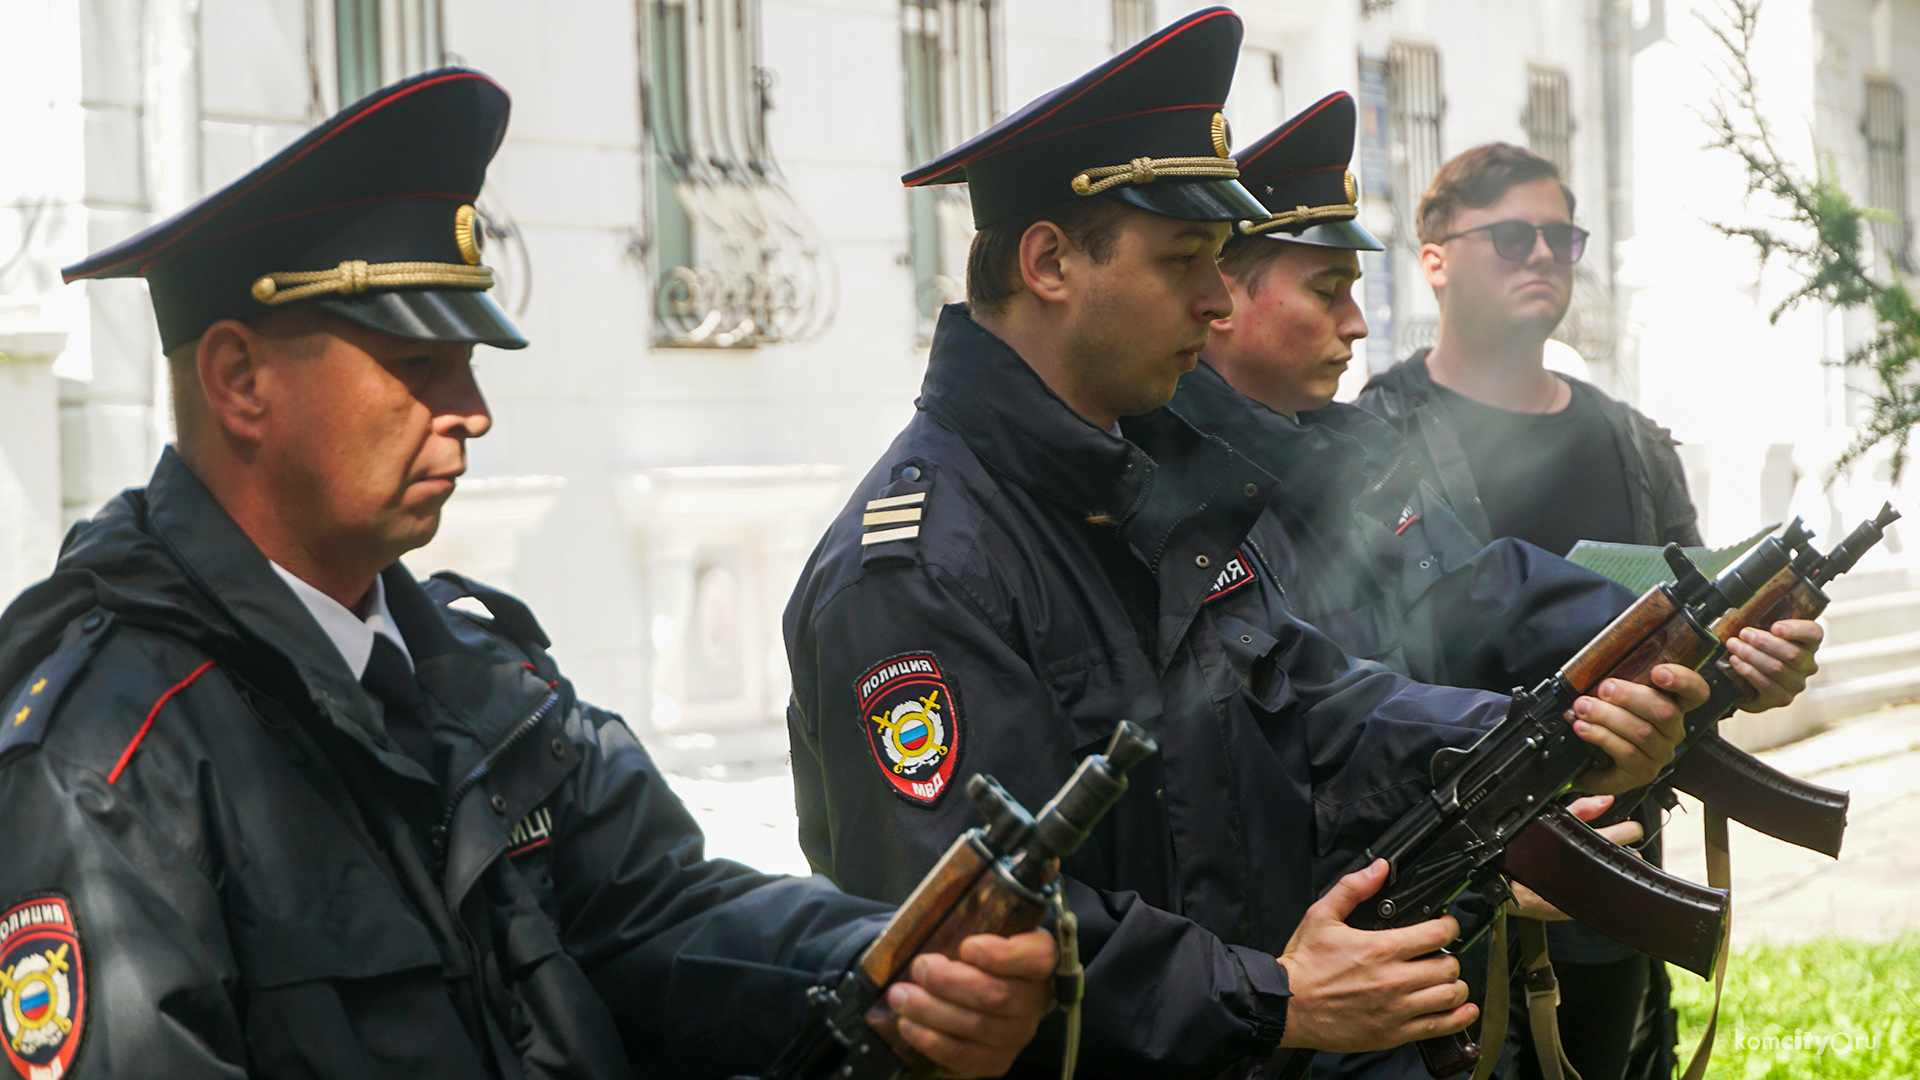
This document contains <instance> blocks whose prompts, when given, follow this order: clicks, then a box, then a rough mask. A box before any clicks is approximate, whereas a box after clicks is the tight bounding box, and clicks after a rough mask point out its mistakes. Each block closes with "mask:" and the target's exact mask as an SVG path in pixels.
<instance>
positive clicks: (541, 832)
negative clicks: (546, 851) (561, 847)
mask: <svg viewBox="0 0 1920 1080" xmlns="http://www.w3.org/2000/svg"><path fill="white" fill-rule="evenodd" d="M552 842H553V811H552V810H549V809H548V808H546V807H544V806H536V807H534V808H533V810H532V811H531V812H529V813H528V814H527V816H526V817H523V818H521V819H520V823H519V824H518V825H515V826H514V827H513V832H512V833H511V834H509V835H508V837H507V858H509V859H512V858H516V857H518V856H521V855H525V854H527V853H528V852H530V851H537V850H538V849H540V848H543V847H546V846H547V845H548V844H550V843H552Z"/></svg>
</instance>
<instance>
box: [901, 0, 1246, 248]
mask: <svg viewBox="0 0 1920 1080" xmlns="http://www.w3.org/2000/svg"><path fill="white" fill-rule="evenodd" d="M1240 36H1241V26H1240V17H1239V16H1238V15H1235V14H1234V13H1233V12H1231V11H1229V10H1227V9H1226V8H1223V7H1214V8H1208V9H1206V10H1204V11H1199V12H1195V13H1194V14H1192V15H1189V16H1187V17H1186V18H1184V19H1181V20H1180V21H1178V22H1176V23H1174V24H1173V25H1171V26H1168V27H1166V28H1165V29H1163V30H1161V31H1159V32H1158V33H1156V34H1154V35H1153V36H1151V37H1149V38H1147V39H1146V40H1144V41H1142V42H1140V43H1139V44H1137V45H1135V46H1133V47H1132V48H1130V49H1128V50H1127V51H1125V52H1123V53H1121V54H1119V55H1118V56H1115V57H1114V58H1113V59H1111V60H1109V61H1107V62H1106V63H1104V64H1101V65H1100V66H1099V67H1097V68H1094V69H1093V70H1092V71H1089V72H1087V73H1086V74H1085V75H1082V76H1080V77H1079V78H1078V79H1075V80H1074V81H1072V82H1070V83H1068V84H1067V85H1065V86H1062V87H1060V88H1059V89H1057V90H1054V91H1053V92H1051V93H1049V94H1045V95H1042V96H1041V97H1039V98H1038V99H1036V100H1034V101H1032V102H1029V103H1028V104H1027V106H1026V107H1025V108H1023V109H1021V110H1020V111H1019V112H1017V113H1014V114H1013V115H1012V116H1009V117H1007V118H1006V119H1005V120H1002V121H1000V122H999V123H998V124H995V125H994V126H993V127H991V128H989V129H987V130H986V131H985V132H983V133H981V134H980V135H978V136H975V137H974V138H972V139H969V140H967V141H966V142H964V143H962V144H960V145H959V146H956V147H954V148H953V149H952V150H949V151H948V152H947V153H945V154H943V155H942V156H941V157H939V158H938V159H936V160H934V161H930V162H928V163H927V164H925V165H922V166H920V167H919V168H917V169H915V170H913V171H912V172H909V173H907V174H906V175H905V176H903V177H901V178H900V179H901V182H902V183H904V184H905V185H906V186H908V187H923V186H927V185H933V184H961V183H964V184H966V185H967V192H968V196H969V197H970V198H971V200H972V202H973V222H974V225H975V226H977V227H979V228H985V227H987V226H989V225H994V224H998V223H999V222H1002V221H1008V220H1010V219H1013V218H1016V217H1019V216H1021V215H1023V214H1029V213H1032V212H1034V211H1036V210H1042V209H1045V208H1047V207H1049V206H1055V205H1058V204H1060V203H1064V202H1069V201H1071V200H1073V199H1076V198H1082V197H1086V196H1089V195H1096V194H1108V195H1112V196H1114V197H1116V198H1119V199H1122V200H1124V201H1126V202H1129V203H1132V204H1134V205H1135V206H1138V207H1140V208H1141V209H1144V210H1150V211H1152V212H1154V213H1156V214H1163V215H1165V216H1167V217H1174V218H1181V219H1184V220H1188V221H1238V220H1241V219H1243V218H1260V217H1264V216H1265V214H1264V212H1263V211H1262V210H1261V209H1260V205H1259V203H1258V202H1256V201H1254V199H1253V198H1252V197H1251V196H1249V195H1248V194H1247V192H1246V189H1244V188H1242V187H1241V186H1240V185H1239V183H1237V182H1236V181H1235V180H1234V176H1235V169H1234V166H1233V160H1232V158H1231V157H1229V156H1228V153H1229V148H1228V145H1227V130H1226V118H1225V117H1224V116H1223V115H1222V114H1221V112H1220V109H1221V107H1222V106H1223V105H1224V104H1225V103H1226V100H1227V89H1228V87H1229V86H1231V85H1232V83H1233V67H1234V62H1235V61H1236V60H1238V59H1239V55H1240ZM1136 162H1138V163H1139V164H1136Z"/></svg>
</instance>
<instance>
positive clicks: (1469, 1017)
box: [1280, 859, 1480, 1052]
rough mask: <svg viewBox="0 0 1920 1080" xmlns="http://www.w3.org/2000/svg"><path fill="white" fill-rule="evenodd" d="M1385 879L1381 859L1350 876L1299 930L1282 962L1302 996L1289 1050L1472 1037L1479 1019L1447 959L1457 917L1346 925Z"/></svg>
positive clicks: (1292, 1015) (1294, 1007)
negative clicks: (1468, 1032) (1391, 925)
mask: <svg viewBox="0 0 1920 1080" xmlns="http://www.w3.org/2000/svg"><path fill="white" fill-rule="evenodd" d="M1386 878H1387V864H1386V861H1385V860H1381V859H1376V860H1375V861H1374V862H1373V864H1372V865H1371V866H1368V867H1367V868H1366V869H1364V870H1356V871H1354V872H1353V873H1351V874H1348V875H1347V876H1345V877H1343V878H1341V879H1340V880H1339V882H1338V883H1336V884H1335V885H1334V887H1333V888H1332V889H1330V890H1328V892H1327V894H1326V895H1325V896H1323V897H1321V898H1320V900H1319V902H1318V903H1316V904H1314V905H1313V907H1311V908H1309V909H1308V910H1307V916H1306V918H1305V919H1302V920H1301V922H1300V926H1299V928H1298V929H1296V930H1295V931H1294V932H1293V940H1291V941H1289V942H1288V943H1287V948H1286V952H1285V953H1284V954H1282V955H1281V957H1280V966H1282V967H1284V968H1286V969H1287V986H1288V989H1289V990H1291V991H1292V993H1293V997H1292V999H1291V1000H1290V1001H1289V1002H1288V1003H1287V1027H1286V1033H1285V1035H1284V1036H1283V1037H1282V1039H1281V1042H1280V1045H1282V1046H1299V1047H1312V1048H1314V1049H1316V1050H1337V1051H1342V1052H1352V1051H1357V1050H1384V1049H1386V1048H1388V1047H1393V1046H1399V1045H1401V1044H1403V1043H1409V1042H1412V1041H1414V1040H1416V1039H1425V1038H1431V1037H1433V1036H1436V1035H1449V1034H1452V1033H1453V1032H1456V1031H1462V1030H1465V1029H1466V1027H1467V1025H1469V1024H1471V1023H1473V1021H1474V1019H1475V1017H1477V1016H1479V1015H1480V1010H1479V1007H1478V1006H1475V1005H1471V1004H1468V1003H1467V984H1466V983H1464V982H1461V981H1460V962H1459V961H1458V960H1455V959H1454V958H1453V957H1451V956H1445V955H1438V951H1439V949H1440V947H1441V946H1443V945H1445V944H1447V943H1448V942H1449V941H1452V940H1453V939H1454V936H1455V935H1456V934H1458V933H1459V931H1460V926H1459V924H1458V923H1456V922H1455V921H1454V920H1453V918H1452V916H1442V917H1440V918H1438V919H1434V920H1432V921H1429V922H1423V923H1416V924H1415V925H1413V926H1406V927H1400V928H1397V929H1393V930H1356V929H1354V928H1353V927H1351V926H1348V925H1347V924H1346V918H1347V916H1349V915H1351V914H1352V913H1353V910H1354V908H1356V907H1358V906H1359V904H1360V903H1361V901H1363V900H1366V899H1367V898H1369V897H1371V896H1373V894H1374V893H1376V892H1378V891H1379V889H1380V886H1381V885H1382V884H1383V883H1384V882H1385V881H1386Z"/></svg>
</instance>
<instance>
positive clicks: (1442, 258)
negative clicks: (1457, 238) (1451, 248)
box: [1420, 244, 1447, 292]
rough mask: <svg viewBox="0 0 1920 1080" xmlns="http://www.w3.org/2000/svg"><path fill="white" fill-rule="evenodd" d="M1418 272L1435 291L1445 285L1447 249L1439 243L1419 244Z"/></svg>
mask: <svg viewBox="0 0 1920 1080" xmlns="http://www.w3.org/2000/svg"><path fill="white" fill-rule="evenodd" d="M1420 272H1421V273H1422V274H1425V275H1426V278H1427V284H1428V285H1431V286H1433V290H1434V291H1435V292H1439V291H1440V290H1441V289H1444V288H1446V287H1447V249H1446V248H1443V247H1441V246H1440V245H1439V244H1421V245H1420Z"/></svg>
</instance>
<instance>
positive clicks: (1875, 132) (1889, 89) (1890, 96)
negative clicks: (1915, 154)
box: [1861, 78, 1913, 270]
mask: <svg viewBox="0 0 1920 1080" xmlns="http://www.w3.org/2000/svg"><path fill="white" fill-rule="evenodd" d="M1905 98H1906V95H1905V94H1903V93H1902V92H1901V90H1900V84H1899V83H1896V82H1894V81H1892V80H1891V79H1887V78H1869V79H1868V80H1867V115H1866V121H1865V123H1863V124H1862V125H1861V126H1862V129H1863V130H1864V132H1865V134H1866V137H1867V203H1868V204H1869V205H1871V206H1873V207H1875V208H1876V209H1879V210H1884V211H1886V212H1887V213H1889V214H1891V215H1893V219H1892V220H1887V221H1875V222H1873V223H1872V225H1873V236H1874V239H1875V240H1877V241H1879V244H1880V250H1881V251H1883V252H1885V253H1886V257H1887V259H1888V260H1889V261H1890V262H1892V263H1893V264H1894V265H1895V266H1898V267H1899V268H1900V269H1902V270H1911V269H1912V268H1913V250H1912V245H1913V229H1912V219H1911V218H1910V217H1909V216H1908V208H1907V118H1906V100H1905Z"/></svg>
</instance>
